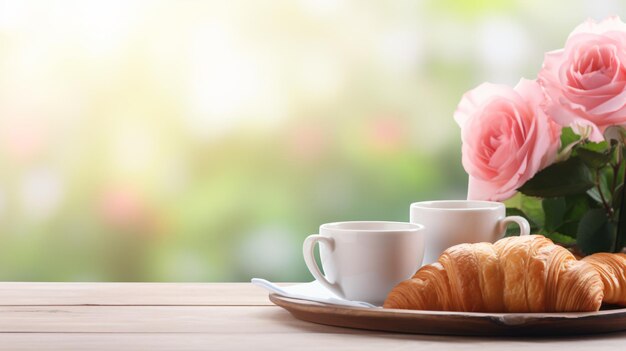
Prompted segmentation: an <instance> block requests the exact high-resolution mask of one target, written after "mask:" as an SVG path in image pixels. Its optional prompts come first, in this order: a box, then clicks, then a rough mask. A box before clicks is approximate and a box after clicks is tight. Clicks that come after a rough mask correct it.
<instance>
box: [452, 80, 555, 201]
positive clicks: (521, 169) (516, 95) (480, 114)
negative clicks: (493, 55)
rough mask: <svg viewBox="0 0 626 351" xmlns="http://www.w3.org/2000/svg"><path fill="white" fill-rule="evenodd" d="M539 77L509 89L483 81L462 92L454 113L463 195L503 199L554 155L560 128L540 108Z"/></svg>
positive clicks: (541, 93)
mask: <svg viewBox="0 0 626 351" xmlns="http://www.w3.org/2000/svg"><path fill="white" fill-rule="evenodd" d="M544 100H545V96H544V94H543V92H542V89H541V87H540V86H539V84H537V82H535V81H531V80H526V79H522V80H520V82H519V83H518V84H517V86H516V87H515V88H514V89H513V88H511V87H508V86H506V85H498V84H490V83H483V84H481V85H479V86H478V87H476V88H475V89H474V90H470V91H469V92H467V93H465V95H463V98H462V99H461V102H460V103H459V106H458V108H457V110H456V112H455V113H454V119H455V120H456V122H457V123H458V124H459V126H460V127H461V139H462V141H463V167H464V168H465V171H466V172H467V173H468V174H469V185H468V194H467V198H468V199H471V200H491V201H501V200H505V199H508V198H509V197H511V196H513V195H514V194H515V191H516V189H517V188H519V187H520V186H522V185H523V184H524V183H525V182H526V181H527V180H529V179H530V178H532V177H533V176H534V175H535V174H536V173H537V172H538V171H540V170H541V169H543V168H545V167H547V166H548V165H550V164H551V163H552V162H554V159H555V157H556V152H557V149H558V147H559V140H560V139H559V138H560V134H561V132H560V127H559V126H558V125H557V124H556V123H554V122H553V121H552V120H551V119H550V118H549V117H548V116H547V115H546V113H545V112H544V111H543V109H542V104H543V103H544V102H545V101H544Z"/></svg>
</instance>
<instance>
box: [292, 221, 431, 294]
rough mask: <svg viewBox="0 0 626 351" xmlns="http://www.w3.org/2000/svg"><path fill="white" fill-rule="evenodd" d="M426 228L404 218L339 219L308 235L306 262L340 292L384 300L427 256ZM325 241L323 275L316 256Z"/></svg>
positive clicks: (312, 271) (315, 273) (323, 280)
mask: <svg viewBox="0 0 626 351" xmlns="http://www.w3.org/2000/svg"><path fill="white" fill-rule="evenodd" d="M423 229H424V227H423V226H422V225H419V224H411V223H404V222H379V221H363V222H337V223H327V224H322V225H321V226H320V231H319V234H316V235H310V236H309V237H307V238H306V240H304V245H303V248H302V250H303V254H304V262H305V263H306V266H307V267H308V268H309V271H311V274H312V275H313V277H315V279H316V280H317V281H318V282H320V283H321V284H322V285H323V286H324V287H326V288H328V289H329V290H330V291H332V292H333V293H335V294H336V295H337V296H340V297H342V298H345V299H348V300H354V301H365V302H369V303H371V304H374V305H378V306H380V305H382V304H383V302H384V301H385V298H386V297H387V294H388V293H389V291H391V289H392V288H393V287H394V286H396V285H397V284H398V283H399V282H401V281H403V280H405V279H408V278H409V277H411V276H412V275H413V274H414V273H415V271H417V269H418V268H419V267H420V264H421V262H422V258H423V255H424V235H423V234H424V233H423ZM317 242H319V243H320V259H321V261H322V267H323V268H324V273H325V275H324V274H322V272H321V271H320V269H319V267H318V266H317V263H316V261H315V256H314V250H315V243H317Z"/></svg>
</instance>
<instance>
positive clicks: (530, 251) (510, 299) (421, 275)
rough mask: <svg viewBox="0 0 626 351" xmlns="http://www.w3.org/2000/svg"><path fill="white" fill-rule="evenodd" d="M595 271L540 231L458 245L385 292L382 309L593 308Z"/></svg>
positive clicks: (597, 290)
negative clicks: (386, 293)
mask: <svg viewBox="0 0 626 351" xmlns="http://www.w3.org/2000/svg"><path fill="white" fill-rule="evenodd" d="M602 297H603V285H602V280H601V278H600V275H599V274H598V272H596V270H595V269H594V267H593V266H592V265H591V264H590V263H587V262H584V261H578V260H576V258H575V257H574V256H573V255H572V254H571V253H570V252H569V251H567V250H566V249H565V248H563V247H561V246H558V245H555V244H553V243H552V241H551V240H549V239H547V238H545V237H543V236H541V235H528V236H519V237H509V238H504V239H501V240H499V241H497V242H496V243H495V244H490V243H478V244H461V245H456V246H453V247H451V248H449V249H447V250H446V251H445V252H444V253H443V254H442V255H441V256H440V257H439V260H438V262H436V263H433V264H431V265H427V266H424V267H422V268H421V269H420V270H418V271H417V273H415V275H414V276H413V277H412V278H411V279H408V280H405V281H403V282H401V283H400V284H398V285H397V286H396V287H395V288H394V289H393V290H392V291H391V292H390V293H389V295H388V296H387V299H386V300H385V304H384V306H383V307H385V308H401V309H419V310H440V311H466V312H565V311H570V312H574V311H597V310H598V309H600V305H601V303H602Z"/></svg>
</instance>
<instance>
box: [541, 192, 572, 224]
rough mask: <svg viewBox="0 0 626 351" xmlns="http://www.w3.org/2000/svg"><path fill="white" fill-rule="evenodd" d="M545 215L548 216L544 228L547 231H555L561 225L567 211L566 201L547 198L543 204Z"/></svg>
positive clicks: (560, 198) (559, 198) (558, 198)
mask: <svg viewBox="0 0 626 351" xmlns="http://www.w3.org/2000/svg"><path fill="white" fill-rule="evenodd" d="M541 207H542V208H543V213H544V214H545V216H546V219H545V223H544V228H545V229H546V230H547V231H554V230H556V228H558V227H559V226H560V225H561V224H563V220H564V217H565V212H566V210H567V207H566V203H565V199H564V198H562V197H554V198H545V199H543V201H542V202H541Z"/></svg>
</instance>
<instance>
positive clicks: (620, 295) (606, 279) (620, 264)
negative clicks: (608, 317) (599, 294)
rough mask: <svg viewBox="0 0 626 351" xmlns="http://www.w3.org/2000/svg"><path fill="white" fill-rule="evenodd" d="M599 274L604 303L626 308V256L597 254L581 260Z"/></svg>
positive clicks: (620, 254)
mask: <svg viewBox="0 0 626 351" xmlns="http://www.w3.org/2000/svg"><path fill="white" fill-rule="evenodd" d="M583 261H586V262H589V263H591V264H592V265H593V266H594V267H595V269H596V270H597V271H598V273H600V278H602V283H603V284H604V300H603V301H604V302H606V303H609V304H615V305H621V306H626V254H623V253H616V254H611V253H604V252H601V253H597V254H593V255H591V256H587V257H585V258H583Z"/></svg>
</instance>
